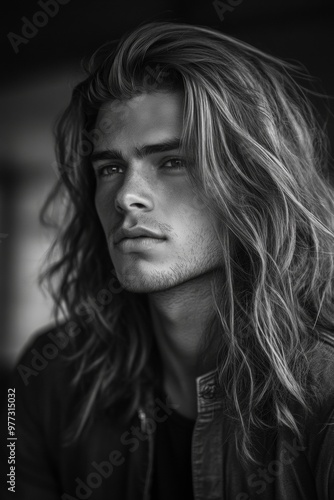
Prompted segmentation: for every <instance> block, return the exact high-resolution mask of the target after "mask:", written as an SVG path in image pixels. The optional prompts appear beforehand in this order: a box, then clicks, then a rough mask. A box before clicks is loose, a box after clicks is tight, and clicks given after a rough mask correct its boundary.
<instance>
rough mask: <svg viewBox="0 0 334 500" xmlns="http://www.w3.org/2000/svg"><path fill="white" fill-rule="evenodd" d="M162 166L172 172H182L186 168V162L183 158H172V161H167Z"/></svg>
mask: <svg viewBox="0 0 334 500" xmlns="http://www.w3.org/2000/svg"><path fill="white" fill-rule="evenodd" d="M162 166H163V167H164V168H166V169H170V170H181V169H182V168H184V167H185V166H186V162H185V161H184V160H182V159H181V158H171V159H170V160H167V161H166V162H165V163H163V165H162Z"/></svg>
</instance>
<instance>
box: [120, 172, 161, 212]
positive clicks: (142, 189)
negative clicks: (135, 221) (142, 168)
mask: <svg viewBox="0 0 334 500" xmlns="http://www.w3.org/2000/svg"><path fill="white" fill-rule="evenodd" d="M129 170H130V169H129ZM115 208H116V210H117V211H118V212H120V213H123V212H131V211H136V210H140V211H143V212H149V211H151V210H153V208H154V203H153V186H152V185H151V183H150V182H149V181H148V179H145V177H144V176H143V175H141V173H140V172H130V171H128V172H127V173H126V175H125V176H124V181H123V183H122V185H121V186H120V188H119V190H118V192H117V195H116V198H115Z"/></svg>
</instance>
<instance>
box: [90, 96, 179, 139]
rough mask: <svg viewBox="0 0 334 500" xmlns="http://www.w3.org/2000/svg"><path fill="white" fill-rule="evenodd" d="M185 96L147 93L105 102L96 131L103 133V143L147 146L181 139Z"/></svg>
mask: <svg viewBox="0 0 334 500" xmlns="http://www.w3.org/2000/svg"><path fill="white" fill-rule="evenodd" d="M183 102H184V99H183V93H182V92H172V93H171V92H158V93H151V94H148V93H145V94H140V95H138V96H136V97H133V98H132V99H129V100H122V101H120V100H114V101H108V102H106V103H104V104H103V105H102V106H101V108H100V110H99V113H98V116H97V119H96V125H95V128H97V129H98V130H101V131H103V133H102V137H101V140H102V144H105V145H106V143H108V145H110V143H112V144H114V143H127V144H128V145H129V143H130V142H133V144H141V143H147V142H148V141H149V142H150V141H152V140H153V141H156V140H161V139H165V138H168V137H169V136H172V137H175V136H180V135H181V133H182V122H183Z"/></svg>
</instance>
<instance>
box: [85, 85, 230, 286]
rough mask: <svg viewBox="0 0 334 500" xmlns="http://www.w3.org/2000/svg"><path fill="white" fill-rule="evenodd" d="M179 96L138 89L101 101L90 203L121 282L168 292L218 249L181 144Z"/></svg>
mask: <svg viewBox="0 0 334 500" xmlns="http://www.w3.org/2000/svg"><path fill="white" fill-rule="evenodd" d="M182 110H183V95H182V93H181V92H180V93H167V92H159V93H154V94H153V93H152V94H142V95H140V96H137V97H134V98H132V99H131V100H128V101H112V102H108V103H106V104H105V105H103V106H102V107H101V109H100V111H99V115H98V117H97V126H98V124H99V121H100V120H104V123H106V122H107V121H108V123H110V124H111V125H110V127H109V129H108V133H105V134H104V135H103V136H102V139H101V140H100V141H99V143H98V144H97V145H96V147H95V150H94V152H93V155H92V164H93V167H94V171H95V175H96V195H95V204H96V209H97V213H98V216H99V218H100V220H101V223H102V226H103V229H104V232H105V235H106V238H107V241H108V248H109V253H110V257H111V259H112V262H113V265H114V267H115V270H116V274H117V277H118V279H119V281H120V283H121V284H122V285H123V287H124V288H125V289H127V290H129V291H132V292H141V293H149V292H154V291H160V290H166V289H168V288H170V287H174V286H176V285H179V284H181V283H184V282H186V281H188V280H190V279H192V278H196V277H199V276H201V275H203V274H204V273H207V272H209V271H212V270H213V269H215V268H217V267H218V266H219V264H220V263H221V259H222V250H221V247H220V245H219V243H218V239H217V236H216V233H215V231H214V227H213V221H212V218H211V217H209V213H208V212H207V211H206V209H205V208H203V205H201V204H200V203H199V199H198V198H197V197H196V195H195V192H194V190H193V188H192V186H191V182H190V178H189V177H188V174H187V161H188V160H190V159H187V158H186V157H185V156H184V155H183V154H182V152H181V149H180V148H179V146H178V141H179V139H180V137H181V132H182Z"/></svg>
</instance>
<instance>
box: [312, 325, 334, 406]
mask: <svg viewBox="0 0 334 500" xmlns="http://www.w3.org/2000/svg"><path fill="white" fill-rule="evenodd" d="M310 371H311V377H312V379H313V380H314V382H315V383H316V385H317V386H318V388H319V395H320V397H321V399H323V400H324V402H325V401H326V400H328V401H333V399H334V332H333V334H330V333H327V332H321V333H319V337H318V342H317V344H316V346H315V348H314V351H313V353H312V359H311V360H310Z"/></svg>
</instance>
